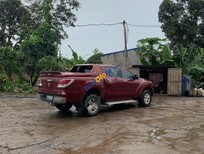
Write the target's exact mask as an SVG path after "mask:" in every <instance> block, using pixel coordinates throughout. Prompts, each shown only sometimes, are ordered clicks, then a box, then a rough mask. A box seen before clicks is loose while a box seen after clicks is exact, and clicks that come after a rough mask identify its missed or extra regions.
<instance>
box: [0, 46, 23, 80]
mask: <svg viewBox="0 0 204 154" xmlns="http://www.w3.org/2000/svg"><path fill="white" fill-rule="evenodd" d="M0 71H1V72H5V73H6V75H7V76H8V77H9V79H11V76H12V74H17V75H18V77H19V79H20V80H23V73H22V66H21V65H20V62H19V53H16V52H15V51H14V50H13V49H12V48H11V47H1V48H0Z"/></svg>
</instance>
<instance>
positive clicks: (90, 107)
mask: <svg viewBox="0 0 204 154" xmlns="http://www.w3.org/2000/svg"><path fill="white" fill-rule="evenodd" d="M84 105H85V108H84V110H83V113H84V114H85V115H87V116H95V115H97V114H98V112H99V111H100V97H99V96H97V95H95V94H89V95H88V96H87V97H86V99H85V102H84Z"/></svg>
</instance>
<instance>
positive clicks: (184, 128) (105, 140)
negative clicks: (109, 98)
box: [0, 96, 204, 154]
mask: <svg viewBox="0 0 204 154" xmlns="http://www.w3.org/2000/svg"><path fill="white" fill-rule="evenodd" d="M0 153H2V154H4V153H5V154H7V153H8V154H10V153H11V154H16V153H20V154H30V153H36V154H37V153H38V154H44V153H45V154H46V153H49V154H72V153H73V154H80V153H82V154H83V153H84V154H94V153H95V154H135V153H138V154H164V153H165V154H179V153H181V154H201V153H204V98H202V97H191V98H190V97H169V96H156V97H154V99H153V102H152V104H151V106H150V107H148V108H140V107H137V106H133V105H119V106H115V107H112V108H109V109H105V110H102V111H101V112H100V113H99V115H97V116H96V117H81V116H80V115H79V114H77V113H76V112H75V111H74V108H73V109H72V111H70V112H68V113H67V114H63V113H61V112H59V111H58V110H57V109H55V108H54V107H52V106H50V105H48V104H47V103H45V102H41V101H38V100H37V99H36V98H15V97H6V96H1V97H0Z"/></svg>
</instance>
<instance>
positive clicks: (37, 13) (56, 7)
mask: <svg viewBox="0 0 204 154" xmlns="http://www.w3.org/2000/svg"><path fill="white" fill-rule="evenodd" d="M27 2H29V3H30V4H31V5H30V6H29V8H30V11H31V12H32V18H33V19H34V23H33V24H34V27H35V26H36V27H39V25H41V23H43V22H44V21H46V20H49V24H51V25H52V26H53V28H54V29H55V30H56V31H58V32H59V36H60V38H61V39H64V38H68V34H67V32H66V31H65V29H64V27H69V26H73V25H74V22H75V21H76V16H75V14H74V13H73V10H78V8H79V6H80V3H79V2H78V1H77V0H59V1H56V0H42V1H40V0H27ZM48 10H49V14H47V13H45V12H46V11H48ZM45 14H46V15H45Z"/></svg>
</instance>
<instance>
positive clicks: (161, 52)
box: [137, 38, 174, 65]
mask: <svg viewBox="0 0 204 154" xmlns="http://www.w3.org/2000/svg"><path fill="white" fill-rule="evenodd" d="M137 47H138V48H139V50H138V51H137V53H138V54H139V56H140V61H141V63H142V64H143V65H174V61H173V59H172V53H171V50H170V49H169V46H168V45H167V41H166V39H160V38H146V39H141V40H139V41H138V45H137Z"/></svg>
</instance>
